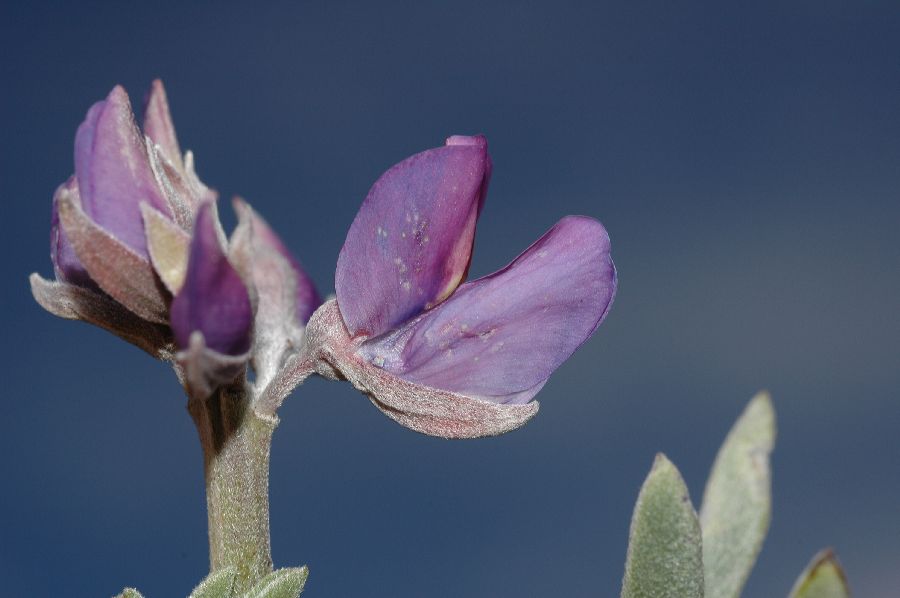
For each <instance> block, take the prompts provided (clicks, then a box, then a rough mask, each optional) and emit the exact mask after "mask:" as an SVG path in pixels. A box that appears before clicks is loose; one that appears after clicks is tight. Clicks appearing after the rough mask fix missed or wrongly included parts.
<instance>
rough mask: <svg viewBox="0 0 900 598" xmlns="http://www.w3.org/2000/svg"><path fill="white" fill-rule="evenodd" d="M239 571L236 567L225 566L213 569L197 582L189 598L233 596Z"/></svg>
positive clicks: (227, 597)
mask: <svg viewBox="0 0 900 598" xmlns="http://www.w3.org/2000/svg"><path fill="white" fill-rule="evenodd" d="M237 573H238V571H237V568H236V567H225V568H224V569H219V570H218V571H213V572H212V573H210V574H209V575H207V576H206V578H205V579H204V580H203V581H201V582H200V583H199V584H197V587H196V588H194V591H193V592H191V595H190V596H189V597H188V598H232V596H233V595H234V581H235V579H236V578H237Z"/></svg>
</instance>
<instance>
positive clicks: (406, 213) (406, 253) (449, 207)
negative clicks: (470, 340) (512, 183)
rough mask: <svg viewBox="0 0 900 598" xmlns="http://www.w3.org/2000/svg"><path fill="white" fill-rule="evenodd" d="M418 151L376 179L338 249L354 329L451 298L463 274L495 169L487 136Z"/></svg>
mask: <svg viewBox="0 0 900 598" xmlns="http://www.w3.org/2000/svg"><path fill="white" fill-rule="evenodd" d="M450 139H451V140H454V142H453V143H448V145H445V146H444V147H440V148H436V149H431V150H428V151H425V152H422V153H420V154H416V155H414V156H412V157H410V158H407V159H406V160H404V161H402V162H400V163H399V164H397V165H395V166H393V167H392V168H391V169H390V170H388V171H387V172H385V173H384V174H383V175H382V176H381V178H379V179H378V181H377V182H376V183H375V185H373V186H372V189H371V190H370V191H369V194H368V196H367V197H366V199H365V201H364V202H363V204H362V207H361V208H360V210H359V212H358V213H357V215H356V218H355V219H354V220H353V224H352V225H351V226H350V231H349V232H348V233H347V240H346V241H345V242H344V246H343V248H342V249H341V253H340V255H339V256H338V264H337V272H336V273H335V289H336V292H337V298H338V304H339V305H340V309H341V314H342V315H343V317H344V321H345V322H346V324H347V328H348V329H349V330H350V333H351V335H352V336H354V337H355V336H362V335H366V336H377V335H379V334H383V333H384V332H386V331H388V330H391V329H393V328H395V327H396V326H398V325H399V324H401V323H403V322H405V321H406V320H408V319H410V318H412V317H415V316H416V315H418V314H420V313H421V312H422V311H424V310H426V309H429V308H431V307H433V306H435V305H437V304H439V303H440V302H442V301H443V300H445V299H446V298H447V297H448V296H449V295H450V294H451V293H452V292H453V291H454V289H456V287H457V286H459V284H460V282H462V280H463V279H464V278H465V275H466V271H467V270H468V267H469V262H470V259H471V255H472V242H473V239H474V235H475V222H476V220H477V218H478V212H479V210H480V206H481V204H482V203H483V201H484V195H485V193H486V189H487V179H488V177H489V175H490V157H489V156H488V151H487V142H486V141H485V140H484V138H483V137H479V138H469V139H472V142H471V143H459V142H457V138H455V137H451V138H450Z"/></svg>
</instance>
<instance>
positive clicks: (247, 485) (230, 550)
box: [188, 380, 278, 595]
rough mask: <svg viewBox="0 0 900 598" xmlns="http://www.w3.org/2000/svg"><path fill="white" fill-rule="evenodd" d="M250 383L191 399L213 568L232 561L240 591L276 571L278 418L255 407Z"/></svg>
mask: <svg viewBox="0 0 900 598" xmlns="http://www.w3.org/2000/svg"><path fill="white" fill-rule="evenodd" d="M247 388H248V387H247V385H246V382H245V381H244V380H238V381H236V382H235V383H233V384H230V385H227V386H222V387H220V388H219V389H218V390H217V391H216V392H215V393H214V394H213V395H212V396H210V397H209V398H207V399H205V400H200V399H191V400H190V401H189V403H188V410H189V411H190V414H191V417H193V419H194V423H195V424H196V426H197V432H198V434H199V436H200V444H201V445H202V447H203V464H204V472H205V477H206V506H207V512H208V518H209V560H210V571H211V572H216V571H218V570H220V569H224V568H227V567H234V568H235V569H236V570H237V577H236V580H235V589H236V591H237V592H238V593H241V592H244V591H246V590H247V589H249V588H250V587H252V586H253V585H254V584H255V583H256V582H257V581H258V580H259V579H261V578H262V577H264V576H265V575H267V574H269V573H271V572H272V549H271V544H270V534H269V449H270V447H271V443H272V432H273V431H274V430H275V427H276V426H277V425H278V418H277V417H268V416H261V415H259V414H258V413H256V412H255V411H254V410H253V408H252V407H251V406H250V402H249V399H248V392H247ZM239 595H240V594H239Z"/></svg>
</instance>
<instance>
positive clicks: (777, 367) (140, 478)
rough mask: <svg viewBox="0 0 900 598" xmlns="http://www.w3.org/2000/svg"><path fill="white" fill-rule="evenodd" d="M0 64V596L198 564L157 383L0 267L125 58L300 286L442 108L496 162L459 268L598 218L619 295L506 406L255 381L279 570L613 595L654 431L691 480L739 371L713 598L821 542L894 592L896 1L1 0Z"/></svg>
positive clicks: (352, 589) (51, 591) (729, 419)
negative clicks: (489, 430) (744, 571)
mask: <svg viewBox="0 0 900 598" xmlns="http://www.w3.org/2000/svg"><path fill="white" fill-rule="evenodd" d="M0 56H2V58H0V78H2V92H0V102H2V110H0V131H2V144H0V184H2V202H3V204H2V205H3V216H2V218H0V226H2V235H0V243H2V247H0V249H2V256H3V258H2V275H3V280H4V281H5V282H4V284H3V285H2V305H3V310H2V312H3V315H2V317H3V324H2V326H3V331H4V338H5V339H6V342H5V343H4V344H3V348H2V349H0V350H2V352H3V356H2V357H3V359H2V364H3V365H2V368H3V379H4V395H5V396H4V397H3V398H2V411H3V417H4V421H5V422H6V423H5V424H4V425H3V428H4V431H3V433H2V434H0V479H2V489H3V492H2V499H0V501H2V510H0V513H2V515H0V580H2V586H3V589H2V592H0V593H3V595H4V596H16V597H18V596H51V595H54V596H67V597H81V596H84V597H102V596H111V595H113V594H115V593H117V592H118V591H120V590H121V588H122V587H123V586H125V585H133V586H137V587H138V588H139V589H141V591H142V592H143V593H144V594H145V595H146V596H147V597H148V598H161V597H168V596H181V595H186V594H187V593H188V592H189V590H190V588H191V587H192V586H193V584H194V583H196V582H197V581H198V580H199V579H200V578H201V577H202V576H203V575H204V573H205V570H206V567H207V544H206V516H205V502H204V495H203V480H202V463H201V453H200V449H199V444H198V441H197V438H196V433H195V431H194V429H193V426H192V423H191V421H190V419H189V417H188V415H187V413H186V411H185V408H184V406H185V399H184V397H183V395H182V392H181V389H180V387H179V385H178V383H177V382H176V380H175V377H174V376H173V375H172V373H171V372H170V371H169V370H168V369H167V368H166V367H165V366H164V365H163V364H161V363H158V362H154V361H152V360H151V359H149V358H148V357H147V356H146V355H144V354H143V353H141V352H140V351H139V350H137V349H135V348H133V347H131V346H130V345H126V344H125V343H123V342H121V341H119V340H117V339H116V338H114V337H112V336H111V335H109V334H107V333H105V332H103V331H101V330H99V329H95V328H92V327H90V326H88V325H85V324H81V323H73V322H67V321H63V320H60V319H57V318H55V317H53V316H51V315H49V314H47V313H45V312H43V311H42V310H41V309H40V308H39V307H38V306H37V304H36V303H35V302H34V301H33V300H32V298H31V296H30V293H29V290H28V284H27V276H28V274H29V273H30V272H32V271H38V272H40V273H42V274H44V275H50V274H51V273H52V268H51V264H50V260H49V257H48V253H49V250H48V236H49V218H50V198H51V194H52V192H53V190H54V188H55V187H56V185H57V184H59V183H60V182H62V181H63V180H64V179H65V178H66V177H68V176H69V174H70V173H71V172H72V169H73V166H72V141H73V139H74V134H75V129H76V127H77V126H78V124H79V123H80V122H81V120H82V119H83V117H84V114H85V112H86V111H87V109H88V107H89V106H90V105H91V104H92V103H93V102H94V101H97V100H99V99H101V98H103V97H104V96H105V95H106V94H107V93H108V92H109V90H110V89H111V88H112V86H113V85H115V84H116V83H122V84H123V85H124V86H125V87H126V89H127V90H128V91H129V92H130V93H131V95H132V99H133V101H134V103H135V104H136V105H137V106H140V104H141V99H142V97H143V95H144V93H145V91H146V89H147V87H148V85H149V83H150V81H151V80H152V79H153V78H154V77H162V78H163V80H164V81H165V84H166V86H167V89H168V93H169V99H170V102H171V106H172V110H173V113H174V118H175V122H176V124H177V127H178V135H179V138H180V141H181V144H182V146H183V147H185V148H190V149H193V150H194V151H195V153H196V156H197V162H198V169H199V172H200V175H201V177H202V178H203V179H204V180H205V181H206V182H207V183H208V184H210V185H211V186H213V187H215V188H217V189H218V190H219V191H220V192H221V193H222V195H223V197H224V198H226V199H227V198H229V197H230V196H232V195H234V194H240V195H242V196H244V197H246V198H247V199H248V200H249V201H250V202H251V203H252V204H253V205H254V206H255V207H256V208H257V209H258V210H259V211H260V212H261V213H262V214H264V215H265V217H266V218H268V220H269V221H270V222H271V223H272V224H273V225H274V227H275V228H276V229H277V230H278V231H279V232H280V233H281V234H282V235H283V237H284V238H285V240H286V242H287V244H288V245H289V246H290V248H291V249H292V250H293V251H294V252H296V254H297V255H298V256H299V257H300V259H301V260H302V261H303V263H304V264H305V266H306V267H307V269H308V270H309V272H310V273H311V274H312V276H313V278H314V279H315V280H316V281H317V283H318V285H319V289H320V290H321V291H322V292H323V293H325V294H327V293H331V292H333V284H334V265H335V262H336V258H337V254H338V251H339V250H340V247H341V245H342V243H343V240H344V235H345V233H346V230H347V228H348V226H349V224H350V222H351V220H352V219H353V216H354V214H355V213H356V210H357V208H358V206H359V204H360V202H361V201H362V199H363V197H364V196H365V194H366V192H367V190H368V188H369V186H370V185H371V184H372V182H374V180H375V179H376V178H377V177H378V176H379V175H380V174H381V172H383V171H384V170H385V169H386V168H388V167H389V166H391V165H392V164H394V163H395V162H397V161H399V160H401V159H403V158H404V157H406V156H408V155H410V154H412V153H415V152H417V151H420V150H423V149H426V148H429V147H434V146H437V145H440V144H441V143H442V142H443V140H444V138H445V137H446V136H447V135H449V134H453V133H470V134H471V133H478V132H482V133H485V134H486V135H487V136H488V138H489V139H490V144H491V145H490V147H491V152H492V155H493V159H494V165H495V168H494V178H493V180H492V183H491V190H490V194H489V197H488V202H487V205H486V208H485V210H484V212H483V216H482V218H481V221H480V223H479V227H478V235H477V240H476V247H475V255H474V261H473V265H472V271H471V274H472V275H473V276H481V275H483V274H486V273H489V272H491V271H493V270H495V269H497V268H499V267H501V266H503V265H505V264H506V263H507V262H508V261H509V260H510V259H512V258H513V257H515V256H516V255H517V254H518V253H519V252H520V251H521V250H523V249H524V248H525V247H526V246H527V245H528V244H529V243H531V242H532V241H533V240H534V239H536V238H537V237H538V236H539V235H540V234H541V233H543V232H544V231H545V230H546V229H547V228H549V227H550V226H551V225H552V224H553V223H554V222H556V220H558V219H559V218H560V217H562V216H564V215H566V214H588V215H591V216H594V217H596V218H599V219H600V220H602V221H603V223H604V224H605V225H606V227H607V228H608V230H609V232H610V234H611V236H612V242H613V256H614V258H615V261H616V264H617V266H618V268H619V281H620V286H619V294H618V297H617V299H616V303H615V306H614V308H613V309H612V312H611V314H610V316H609V318H608V319H607V321H606V323H604V325H603V326H602V327H601V328H600V330H599V331H598V333H597V334H596V335H595V337H594V338H593V339H592V340H591V341H590V342H589V343H588V344H587V345H585V346H584V347H583V348H582V349H581V350H580V351H579V352H578V353H577V354H576V355H575V356H574V357H573V358H572V359H571V360H569V361H568V362H567V363H566V364H565V365H564V366H563V367H562V368H560V369H559V370H558V371H557V373H556V374H555V375H554V376H553V378H551V380H550V382H549V384H548V385H547V386H546V388H545V389H544V390H543V391H542V392H541V393H540V394H539V395H538V399H539V400H540V402H541V405H542V407H541V411H540V414H539V415H538V417H537V418H536V419H535V420H533V421H532V422H531V423H530V424H528V425H527V426H526V427H525V428H523V429H521V430H518V431H516V432H514V433H512V434H509V435H507V436H504V437H500V438H492V439H485V440H477V441H467V442H449V441H442V440H437V439H433V438H428V437H425V436H420V435H418V434H415V433H413V432H409V431H407V430H405V429H403V428H401V427H399V426H398V425H396V424H394V423H393V422H391V421H390V420H388V419H387V418H385V417H384V416H383V415H381V414H380V413H379V412H378V411H377V410H376V409H375V408H374V407H372V406H371V405H370V404H369V403H368V401H367V400H366V399H365V398H363V397H362V396H361V395H359V394H358V393H357V392H355V391H354V390H353V389H352V388H351V387H350V386H349V385H347V384H337V383H326V382H324V381H321V380H312V381H310V382H309V383H307V384H305V385H304V386H302V387H301V388H299V389H298V390H297V391H295V392H294V394H293V395H292V396H291V397H290V398H289V399H288V400H287V401H286V403H285V405H284V407H283V409H282V411H281V419H282V422H281V425H280V427H279V429H278V431H277V433H276V435H275V441H274V447H273V454H272V477H271V494H272V542H273V550H274V558H275V560H276V564H277V565H281V566H286V565H296V564H300V563H308V564H309V566H310V569H311V576H310V580H309V583H308V585H307V592H308V594H306V595H309V596H312V597H315V596H391V597H398V598H399V597H407V596H409V597H418V596H428V597H434V598H439V597H445V596H446V597H449V596H454V597H458V596H467V597H471V598H475V597H494V596H542V597H546V596H553V597H555V596H565V597H567V598H575V597H589V596H593V597H596V596H616V595H618V592H619V588H620V580H621V576H622V571H623V566H624V560H625V549H626V541H627V533H628V525H629V519H630V517H631V510H632V506H633V503H634V500H635V498H636V496H637V492H638V488H639V486H640V484H641V482H642V480H643V478H644V476H645V475H646V473H647V471H648V470H649V468H650V465H651V462H652V459H653V456H654V454H655V453H656V452H657V451H665V452H666V453H667V454H668V456H669V457H670V458H671V459H672V460H673V461H674V462H675V463H676V464H677V465H678V466H679V467H680V469H681V471H682V472H683V474H684V476H685V478H686V480H687V483H688V485H689V487H690V490H691V493H692V495H693V497H694V500H695V503H699V500H700V497H701V494H702V490H703V484H704V481H705V479H706V474H707V472H708V469H709V466H710V465H711V463H712V460H713V457H714V456H715V452H716V449H717V448H718V446H719V444H720V443H721V441H722V439H723V438H724V436H725V434H726V432H727V431H728V429H729V427H730V426H731V424H732V423H733V421H734V419H735V418H736V417H737V416H738V414H739V413H740V411H741V410H742V409H743V407H744V405H745V403H746V402H747V401H748V400H749V399H750V398H751V396H752V395H753V394H754V393H756V392H757V391H758V390H759V389H761V388H766V389H769V390H770V391H771V393H772V395H773V397H774V401H775V406H776V409H777V411H778V422H779V439H778V445H777V448H776V452H775V454H774V457H773V467H774V516H773V520H772V527H771V531H770V534H769V537H768V539H767V541H766V544H765V546H764V548H763V553H762V555H761V557H760V559H759V563H758V565H757V567H756V569H755V571H754V573H753V575H752V577H751V579H750V581H749V584H748V586H747V589H746V592H745V596H746V597H750V598H763V597H770V596H780V595H786V594H787V592H788V590H789V588H790V586H791V584H792V582H793V580H794V578H795V577H796V576H797V575H798V573H799V572H800V570H801V569H802V568H803V567H804V566H805V565H806V563H807V561H808V560H809V559H810V557H812V555H813V554H814V553H815V552H816V551H817V550H818V549H820V548H822V547H824V546H829V545H830V546H834V547H835V549H836V550H837V551H838V553H839V556H840V558H841V560H842V561H843V563H844V565H845V567H846V569H847V571H848V575H849V577H850V581H851V584H852V587H853V588H854V590H855V592H856V595H858V596H861V597H863V596H873V597H882V596H889V595H890V596H894V595H896V590H897V588H898V587H900V567H898V566H897V565H898V563H900V499H898V496H900V474H898V467H900V466H898V463H900V440H898V430H900V402H898V400H900V396H898V395H900V316H898V311H897V310H898V306H900V243H898V240H900V235H898V225H900V11H898V10H897V5H896V3H893V2H854V3H850V2H846V3H845V2H830V1H808V2H804V1H798V2H791V3H780V2H773V3H753V6H737V5H735V4H733V3H727V5H726V4H725V3H717V2H710V3H693V4H686V3H669V2H662V1H660V2H641V1H635V2H627V3H620V4H610V3H604V2H582V3H570V2H559V1H555V2H517V3H513V2H486V1H484V0H482V1H475V2H469V1H466V0H460V1H456V2H453V3H433V2H422V1H415V2H413V1H410V2H398V3H384V4H381V5H378V6H376V3H370V2H339V1H335V2H328V3H318V4H315V5H313V4H309V3H296V2H290V3H288V2H285V3H272V4H268V3H266V4H255V5H251V4H249V3H248V4H235V3H228V2H222V3H193V2H177V3H171V4H169V5H164V4H162V3H143V4H135V5H127V4H126V3H117V2H116V3H114V2H108V3H91V2H79V3H74V2H72V3H64V2H58V3H48V2H27V3H26V2H4V3H3V4H2V7H0ZM226 206H227V204H226ZM223 211H224V212H225V213H226V214H227V216H226V218H227V220H226V221H227V222H228V223H230V224H233V222H234V217H233V215H232V214H231V213H230V208H227V207H226V209H224V210H223Z"/></svg>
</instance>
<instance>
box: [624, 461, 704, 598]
mask: <svg viewBox="0 0 900 598" xmlns="http://www.w3.org/2000/svg"><path fill="white" fill-rule="evenodd" d="M702 552H703V549H702V546H701V539H700V524H699V522H698V521H697V514H696V513H695V512H694V507H693V506H692V505H691V499H690V496H689V495H688V490H687V487H686V486H685V485H684V480H682V479H681V474H680V473H679V472H678V469H677V468H676V467H675V466H674V465H673V464H672V463H671V462H670V461H669V460H668V459H667V458H666V457H665V455H663V454H662V453H660V454H658V455H657V456H656V460H655V461H654V462H653V468H652V469H651V470H650V474H649V475H648V476H647V479H646V480H645V481H644V485H643V486H642V487H641V492H640V494H639V495H638V499H637V503H636V504H635V506H634V515H633V516H632V518H631V532H630V537H629V539H628V559H627V561H626V563H625V578H624V579H623V580H622V598H703V560H702Z"/></svg>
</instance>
